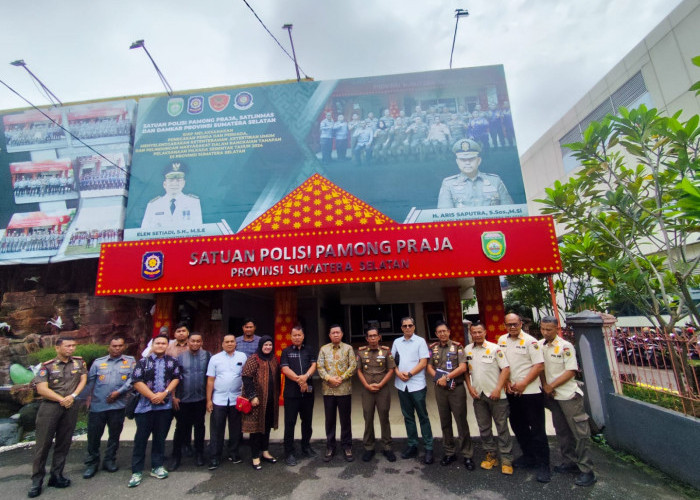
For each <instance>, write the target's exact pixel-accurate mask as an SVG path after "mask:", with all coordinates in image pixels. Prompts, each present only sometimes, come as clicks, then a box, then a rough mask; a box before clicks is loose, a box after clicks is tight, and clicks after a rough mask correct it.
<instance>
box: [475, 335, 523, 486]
mask: <svg viewBox="0 0 700 500" xmlns="http://www.w3.org/2000/svg"><path fill="white" fill-rule="evenodd" d="M471 335H472V340H473V342H472V343H471V344H469V345H468V346H467V347H466V348H465V349H464V350H465V352H466V354H467V364H468V366H469V376H468V377H467V378H466V381H467V389H469V394H471V396H472V399H473V400H474V415H475V416H476V422H477V424H479V434H480V435H481V443H482V445H483V448H484V451H485V452H486V458H484V461H483V462H481V468H482V469H486V470H490V469H492V468H494V467H496V466H498V458H497V457H498V454H497V453H496V450H497V449H498V452H500V454H501V472H502V473H503V474H507V475H511V474H513V454H512V453H513V438H512V437H511V435H510V431H509V430H508V410H509V407H508V400H507V399H506V392H505V390H504V387H505V385H506V383H507V381H508V378H509V377H510V366H509V365H508V360H506V356H505V354H504V353H503V351H502V350H501V348H500V347H499V346H498V345H497V344H494V343H492V342H489V341H488V340H486V329H485V328H484V325H482V324H481V323H479V322H478V321H477V322H476V323H474V324H472V326H471ZM494 423H495V424H496V431H497V432H498V439H497V440H496V441H494V439H493V431H492V429H491V428H492V426H493V424H494ZM496 443H498V447H497V446H496Z"/></svg>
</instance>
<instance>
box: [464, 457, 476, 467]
mask: <svg viewBox="0 0 700 500" xmlns="http://www.w3.org/2000/svg"><path fill="white" fill-rule="evenodd" d="M464 467H466V469H467V470H474V469H475V468H476V465H475V464H474V460H472V459H471V458H465V459H464Z"/></svg>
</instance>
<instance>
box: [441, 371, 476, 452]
mask: <svg viewBox="0 0 700 500" xmlns="http://www.w3.org/2000/svg"><path fill="white" fill-rule="evenodd" d="M435 402H436V403H437V407H438V415H440V427H441V428H442V440H443V441H442V448H443V451H444V452H445V455H454V454H455V453H456V451H457V447H456V443H455V437H454V433H453V432H452V417H453V416H454V419H455V422H456V423H457V435H458V436H459V442H460V443H459V451H460V453H461V454H462V456H463V457H464V458H472V456H473V455H474V446H473V444H472V438H471V437H470V436H469V424H467V391H466V389H465V388H464V383H463V382H458V383H457V385H456V386H455V388H454V389H453V390H448V389H446V388H444V387H441V386H439V385H436V386H435Z"/></svg>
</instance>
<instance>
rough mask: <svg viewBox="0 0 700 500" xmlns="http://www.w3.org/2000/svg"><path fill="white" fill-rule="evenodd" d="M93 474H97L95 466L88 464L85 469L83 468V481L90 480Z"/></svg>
mask: <svg viewBox="0 0 700 500" xmlns="http://www.w3.org/2000/svg"><path fill="white" fill-rule="evenodd" d="M95 474H97V464H90V465H88V466H87V467H85V471H84V472H83V479H90V478H91V477H94V476H95Z"/></svg>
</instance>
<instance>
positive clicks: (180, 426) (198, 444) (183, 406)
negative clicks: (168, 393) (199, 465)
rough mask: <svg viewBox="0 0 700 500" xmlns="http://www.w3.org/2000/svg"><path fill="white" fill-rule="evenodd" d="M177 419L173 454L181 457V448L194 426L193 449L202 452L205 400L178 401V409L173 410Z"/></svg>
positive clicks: (186, 442) (187, 440)
mask: <svg viewBox="0 0 700 500" xmlns="http://www.w3.org/2000/svg"><path fill="white" fill-rule="evenodd" d="M173 413H174V416H175V418H176V420H177V425H176V426H175V435H174V436H173V456H174V457H177V458H180V457H182V448H183V446H185V445H186V444H188V443H189V441H190V439H191V437H192V427H194V450H195V452H196V453H204V417H205V415H206V414H207V401H206V400H205V399H203V400H201V401H195V402H193V403H182V402H180V410H179V411H177V412H173Z"/></svg>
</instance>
